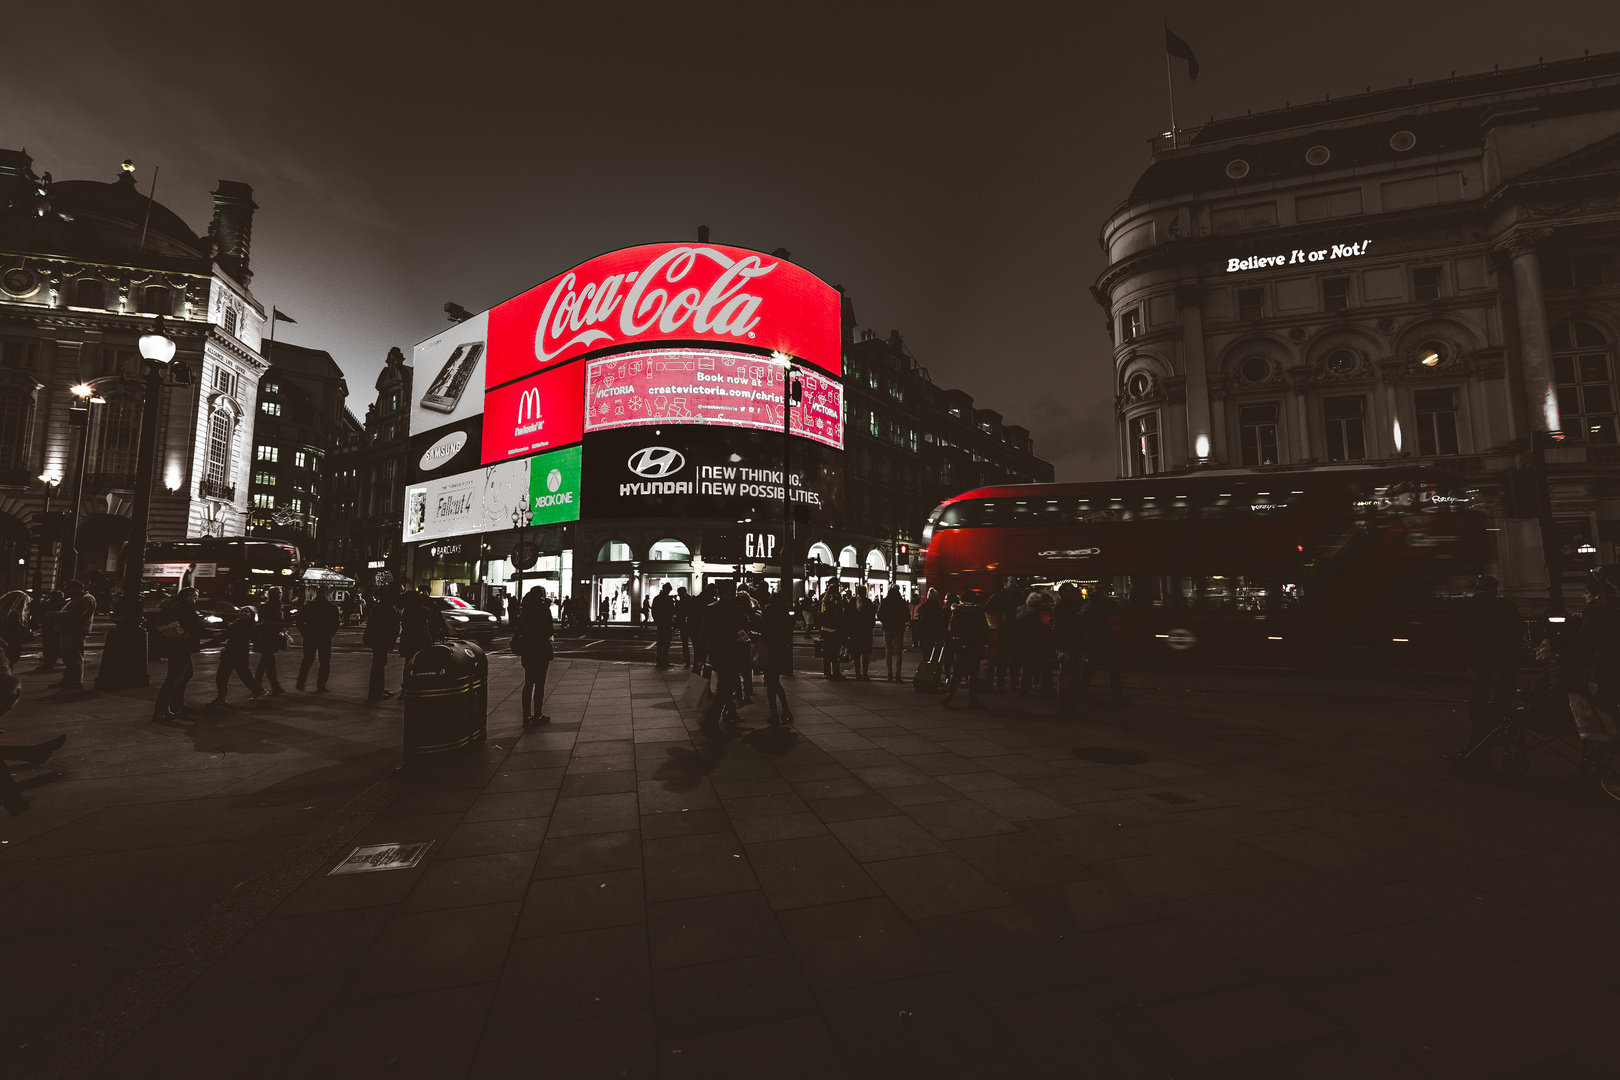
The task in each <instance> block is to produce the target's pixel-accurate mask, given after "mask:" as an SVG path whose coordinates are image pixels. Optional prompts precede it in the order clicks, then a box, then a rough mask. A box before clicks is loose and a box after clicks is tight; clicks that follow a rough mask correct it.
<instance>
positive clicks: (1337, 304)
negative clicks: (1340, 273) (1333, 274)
mask: <svg viewBox="0 0 1620 1080" xmlns="http://www.w3.org/2000/svg"><path fill="white" fill-rule="evenodd" d="M1322 307H1323V308H1325V309H1326V310H1328V311H1345V310H1347V309H1348V308H1349V307H1350V279H1349V278H1342V277H1341V278H1324V279H1323V281H1322Z"/></svg>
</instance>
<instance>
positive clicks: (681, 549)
mask: <svg viewBox="0 0 1620 1080" xmlns="http://www.w3.org/2000/svg"><path fill="white" fill-rule="evenodd" d="M691 557H692V551H691V549H690V548H688V547H687V546H686V545H685V544H683V543H681V542H680V541H679V540H660V541H658V543H656V544H654V545H653V546H652V547H651V548H649V549H648V550H647V558H648V559H651V560H652V561H653V562H679V561H680V560H682V559H690V558H691ZM625 558H629V556H628V555H626V556H625Z"/></svg>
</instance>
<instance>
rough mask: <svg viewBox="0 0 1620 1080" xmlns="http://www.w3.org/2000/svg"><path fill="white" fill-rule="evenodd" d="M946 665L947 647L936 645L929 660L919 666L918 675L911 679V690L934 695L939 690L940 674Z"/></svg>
mask: <svg viewBox="0 0 1620 1080" xmlns="http://www.w3.org/2000/svg"><path fill="white" fill-rule="evenodd" d="M944 663H945V646H944V645H943V644H939V645H935V646H934V647H933V648H932V649H930V650H929V652H928V659H926V660H924V661H923V662H922V663H920V664H918V665H917V673H916V674H915V675H913V676H912V677H911V688H912V689H913V690H915V691H917V693H919V694H932V693H933V692H934V691H936V690H938V689H939V672H940V668H941V666H942V665H943V664H944Z"/></svg>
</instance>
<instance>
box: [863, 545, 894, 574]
mask: <svg viewBox="0 0 1620 1080" xmlns="http://www.w3.org/2000/svg"><path fill="white" fill-rule="evenodd" d="M866 568H867V569H868V570H883V571H887V570H888V569H889V563H888V560H887V559H885V558H884V557H883V552H882V551H881V550H880V549H878V548H873V549H872V550H871V551H868V552H867V553H866Z"/></svg>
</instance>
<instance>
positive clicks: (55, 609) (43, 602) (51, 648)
mask: <svg viewBox="0 0 1620 1080" xmlns="http://www.w3.org/2000/svg"><path fill="white" fill-rule="evenodd" d="M65 603H67V600H66V598H64V597H63V596H62V593H61V592H60V591H59V590H57V589H52V590H51V591H49V592H47V593H46V594H45V595H44V596H43V597H42V598H41V599H40V601H39V603H38V604H36V605H35V611H36V614H37V616H38V617H37V620H36V621H37V622H38V623H39V667H38V669H37V670H39V671H53V670H55V668H56V660H57V657H59V656H61V654H62V650H61V647H60V646H59V645H58V644H57V639H56V619H57V616H58V615H59V614H60V613H61V611H62V605H63V604H65Z"/></svg>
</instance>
